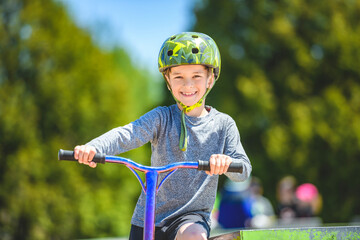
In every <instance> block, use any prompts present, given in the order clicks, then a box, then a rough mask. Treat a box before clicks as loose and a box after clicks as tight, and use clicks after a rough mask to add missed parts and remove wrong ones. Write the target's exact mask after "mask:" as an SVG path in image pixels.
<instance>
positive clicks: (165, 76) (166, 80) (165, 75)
mask: <svg viewBox="0 0 360 240" xmlns="http://www.w3.org/2000/svg"><path fill="white" fill-rule="evenodd" d="M164 78H165V82H166V87H167V88H168V89H169V91H171V87H170V79H169V76H168V75H167V74H164Z"/></svg>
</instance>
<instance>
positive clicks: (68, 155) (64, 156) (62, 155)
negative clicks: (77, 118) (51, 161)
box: [58, 149, 105, 164]
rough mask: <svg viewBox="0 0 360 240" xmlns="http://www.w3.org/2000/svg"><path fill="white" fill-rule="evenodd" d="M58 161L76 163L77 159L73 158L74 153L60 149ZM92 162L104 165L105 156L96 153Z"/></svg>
mask: <svg viewBox="0 0 360 240" xmlns="http://www.w3.org/2000/svg"><path fill="white" fill-rule="evenodd" d="M58 159H59V160H66V161H76V162H77V159H75V157H74V151H69V150H62V149H60V150H59V153H58ZM92 161H93V162H96V163H103V164H104V163H105V155H104V154H100V153H97V154H95V156H94V158H93V160H92Z"/></svg>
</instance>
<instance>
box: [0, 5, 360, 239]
mask: <svg viewBox="0 0 360 240" xmlns="http://www.w3.org/2000/svg"><path fill="white" fill-rule="evenodd" d="M182 31H199V32H204V33H206V34H208V35H210V36H211V37H212V38H213V39H214V40H215V41H216V42H217V44H218V46H219V48H220V52H221V54H222V73H221V76H220V79H219V81H218V82H217V84H216V86H215V88H214V89H213V90H212V92H211V94H209V96H208V98H207V104H209V105H212V106H213V107H215V108H217V109H218V110H220V111H222V112H225V113H227V114H229V115H230V116H232V117H233V118H234V119H235V121H236V122H237V125H238V128H239V130H240V134H241V139H242V143H243V145H244V148H245V150H246V151H247V154H248V156H249V158H250V160H251V162H252V165H253V176H252V178H251V179H250V180H251V181H250V180H249V181H250V182H248V183H246V184H245V183H244V184H245V185H244V184H243V185H231V184H229V183H227V181H226V178H225V177H223V178H221V182H220V186H219V194H218V203H217V206H216V208H215V210H214V223H216V225H215V226H214V227H215V228H219V229H222V228H238V227H245V228H246V227H251V228H257V227H276V226H300V225H299V224H301V221H300V222H299V221H296V220H294V219H304V217H311V219H315V221H314V225H321V226H327V225H332V224H335V225H351V224H356V222H359V215H360V204H359V203H360V190H359V189H360V176H359V173H360V67H359V62H360V2H359V1H354V0H342V1H335V0H331V1H326V3H325V2H323V1H305V0H296V1H285V0H280V1H266V0H258V1H252V0H228V1H217V0H197V1H190V0H189V1H165V0H162V1H157V2H156V3H152V1H141V0H136V1H131V3H129V1H122V0H121V1H115V0H113V1H111V0H106V1H94V0H92V1H90V0H89V1H84V0H81V1H75V0H62V1H60V0H56V1H55V0H1V1H0V155H1V159H0V239H4V240H8V239H75V238H78V239H79V238H99V237H119V236H126V235H127V234H128V231H129V227H130V219H131V216H132V211H133V208H134V206H135V203H136V200H137V196H138V194H139V193H140V189H141V187H140V186H139V184H138V181H137V179H136V178H135V177H134V176H133V175H132V173H131V172H130V171H129V170H128V169H127V168H124V167H123V166H116V165H110V164H109V165H106V166H98V167H97V168H96V169H90V168H87V167H84V166H80V165H79V164H76V163H64V162H58V161H57V152H58V150H59V149H60V148H63V149H72V148H73V147H74V146H75V145H77V144H84V143H86V142H88V141H90V140H91V139H92V138H95V137H97V136H98V135H100V134H102V133H104V132H106V131H108V130H110V129H111V128H113V127H117V126H121V125H125V124H127V123H129V122H131V121H133V120H135V119H137V118H138V117H140V116H141V115H142V114H144V113H146V112H147V111H149V110H151V109H152V108H154V107H156V106H158V105H170V104H173V103H174V101H173V99H172V97H171V95H170V94H169V93H168V91H167V89H166V87H165V84H164V83H163V79H162V76H161V74H160V73H158V72H157V54H158V51H159V49H160V46H161V44H162V42H163V41H164V40H165V38H167V37H169V36H171V35H172V34H176V33H178V32H182ZM123 156H125V157H128V158H131V159H133V160H135V161H137V162H139V163H142V164H146V165H147V164H149V156H150V147H149V145H145V146H143V147H141V148H139V149H136V150H133V151H131V152H128V153H126V154H124V155H123ZM304 184H305V185H304ZM229 196H230V197H229ZM244 199H245V200H244ZM249 199H250V200H249ZM226 201H228V203H229V202H230V203H234V201H235V202H236V201H238V202H240V204H241V205H242V206H247V209H246V211H245V210H244V214H243V220H245V221H243V222H241V224H243V225H241V226H240V225H236V226H229V225H227V223H224V222H221V221H222V220H221V217H220V216H221V210H222V208H224V202H225V203H226ZM254 202H256V203H259V204H258V205H256V206H262V207H260V208H254V207H253V206H254ZM234 205H235V207H236V206H237V207H239V205H237V204H234ZM225 206H227V207H232V206H231V204H228V205H225ZM304 206H305V208H306V209H307V211H305V212H304V211H302V212H299V211H298V210H299V209H300V208H301V207H304ZM284 208H285V210H284ZM225 209H226V208H225ZM289 209H290V211H288V210H289ZM302 209H303V208H302ZM265 210H266V211H265ZM239 211H241V210H239ZM291 211H293V212H291ZM256 212H257V213H259V212H262V215H264V216H267V217H268V218H267V219H265V218H263V217H262V218H261V217H260V218H258V219H260V220H259V221H258V222H255V223H254V221H255V220H252V218H254V217H255V216H257V214H256ZM222 214H225V210H224V211H223V213H222ZM232 216H240V215H239V214H237V215H234V214H233V215H232ZM226 219H230V216H229V217H226ZM235 221H238V220H235V219H234V220H231V221H230V223H235ZM239 221H240V220H239ZM241 221H242V220H241ZM297 223H299V224H298V225H297ZM239 224H240V223H239ZM230 225H231V224H230Z"/></svg>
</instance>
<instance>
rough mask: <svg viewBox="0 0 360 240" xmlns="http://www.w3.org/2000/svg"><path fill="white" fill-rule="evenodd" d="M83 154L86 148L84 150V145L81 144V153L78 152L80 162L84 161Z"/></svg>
mask: <svg viewBox="0 0 360 240" xmlns="http://www.w3.org/2000/svg"><path fill="white" fill-rule="evenodd" d="M83 155H84V150H83V146H81V147H80V148H79V154H78V161H79V163H84V157H83Z"/></svg>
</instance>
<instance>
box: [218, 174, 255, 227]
mask: <svg viewBox="0 0 360 240" xmlns="http://www.w3.org/2000/svg"><path fill="white" fill-rule="evenodd" d="M250 183H251V180H250V178H249V179H247V180H246V181H244V182H233V181H228V180H226V182H225V185H224V187H223V189H222V191H221V197H220V203H219V210H218V213H217V214H215V215H217V216H215V218H217V223H218V224H219V226H220V227H221V228H245V227H246V226H245V225H246V221H247V219H249V218H250V217H251V211H250V209H249V208H248V206H247V204H246V201H245V199H247V198H248V197H249V195H250V193H249V187H250Z"/></svg>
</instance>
